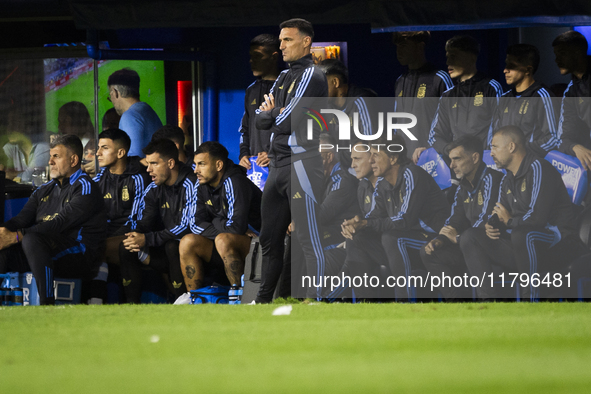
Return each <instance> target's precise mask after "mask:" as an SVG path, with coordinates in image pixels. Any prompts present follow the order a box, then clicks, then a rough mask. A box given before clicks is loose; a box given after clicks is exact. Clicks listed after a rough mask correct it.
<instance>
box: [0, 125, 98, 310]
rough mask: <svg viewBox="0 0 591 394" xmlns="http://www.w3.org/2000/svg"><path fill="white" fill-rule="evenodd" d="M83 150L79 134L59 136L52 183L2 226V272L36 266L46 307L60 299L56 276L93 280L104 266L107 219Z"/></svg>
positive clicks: (53, 149) (54, 147) (53, 155)
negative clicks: (85, 170)
mask: <svg viewBox="0 0 591 394" xmlns="http://www.w3.org/2000/svg"><path fill="white" fill-rule="evenodd" d="M82 153H83V149H82V142H81V141H80V139H79V138H78V137H77V136H75V135H71V134H66V135H61V136H58V137H57V138H56V139H55V140H54V141H53V142H52V143H51V144H50V150H49V154H50V157H49V169H50V176H51V178H52V179H51V181H49V182H47V183H45V184H44V185H41V186H40V187H39V188H37V189H36V190H35V191H34V192H33V194H32V195H31V197H30V198H29V200H28V201H27V203H26V204H25V206H24V208H23V209H22V210H21V212H20V213H19V214H18V215H17V216H15V217H13V218H12V219H10V220H9V221H7V222H6V223H4V225H3V226H2V227H0V249H1V251H0V273H4V272H7V271H19V272H26V271H28V270H29V267H30V270H31V271H32V272H33V275H34V276H35V279H36V282H37V289H38V290H39V302H40V303H41V305H48V304H54V303H55V295H54V283H53V278H54V275H57V276H65V277H80V278H82V279H93V278H94V277H95V276H96V274H97V273H98V268H99V266H100V261H99V258H98V256H100V255H101V254H102V253H103V249H104V245H105V235H106V227H107V219H106V217H105V212H104V210H103V196H102V194H101V192H100V190H99V188H98V187H97V186H96V184H95V183H94V182H92V180H91V179H90V177H88V175H86V174H84V173H83V172H82V170H81V169H80V163H81V158H82ZM23 255H24V256H23ZM15 263H18V264H17V266H15V265H14V264H15Z"/></svg>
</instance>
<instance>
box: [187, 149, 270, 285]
mask: <svg viewBox="0 0 591 394" xmlns="http://www.w3.org/2000/svg"><path fill="white" fill-rule="evenodd" d="M194 160H195V174H196V175H197V178H198V180H199V186H198V187H197V209H196V212H195V217H194V223H192V224H191V232H192V234H187V235H185V236H184V237H183V239H182V240H181V244H180V248H179V251H180V256H181V267H182V273H183V276H184V280H185V284H186V286H187V290H196V289H199V288H201V287H204V286H206V285H208V284H211V281H216V282H218V283H219V284H222V285H223V284H228V282H229V284H231V285H237V286H240V285H241V277H242V274H243V273H244V260H245V258H246V256H247V255H248V252H249V250H250V238H251V237H250V236H252V235H254V233H253V231H252V230H254V231H257V232H258V231H259V229H260V226H261V195H262V192H261V191H260V189H259V188H258V187H256V185H255V184H254V183H252V182H251V181H250V179H248V178H247V177H246V169H245V168H244V167H242V166H238V165H236V164H234V163H233V162H232V160H230V159H228V150H227V149H226V148H225V147H224V146H223V145H222V144H220V143H219V142H214V141H208V142H204V143H203V144H201V145H200V146H199V147H198V148H197V150H196V151H195V159H194ZM249 227H250V228H252V230H249ZM224 272H225V275H224V274H223V273H224ZM208 282H210V283H208Z"/></svg>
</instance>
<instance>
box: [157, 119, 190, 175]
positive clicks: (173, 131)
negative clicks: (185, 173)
mask: <svg viewBox="0 0 591 394" xmlns="http://www.w3.org/2000/svg"><path fill="white" fill-rule="evenodd" d="M161 139H167V140H171V141H172V142H174V144H175V145H176V147H177V149H178V150H179V161H180V162H181V163H184V164H186V165H188V166H191V167H192V166H193V156H192V155H191V156H188V155H187V152H186V150H185V133H184V132H183V129H181V128H180V127H178V126H175V125H170V124H167V125H165V126H162V127H161V128H159V129H158V130H156V132H155V133H154V134H153V135H152V141H158V140H161Z"/></svg>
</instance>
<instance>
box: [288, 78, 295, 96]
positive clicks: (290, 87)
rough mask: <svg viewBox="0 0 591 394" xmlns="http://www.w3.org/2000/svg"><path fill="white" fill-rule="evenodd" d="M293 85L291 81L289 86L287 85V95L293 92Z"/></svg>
mask: <svg viewBox="0 0 591 394" xmlns="http://www.w3.org/2000/svg"><path fill="white" fill-rule="evenodd" d="M295 83H296V81H293V82H292V83H291V85H289V90H288V91H287V94H290V93H291V91H292V90H293V88H294V86H295Z"/></svg>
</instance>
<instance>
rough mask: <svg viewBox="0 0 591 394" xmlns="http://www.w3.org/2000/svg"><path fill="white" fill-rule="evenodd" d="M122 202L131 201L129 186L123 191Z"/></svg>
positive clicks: (124, 187)
mask: <svg viewBox="0 0 591 394" xmlns="http://www.w3.org/2000/svg"><path fill="white" fill-rule="evenodd" d="M121 200H123V201H129V190H128V189H127V185H125V186H123V190H122V191H121Z"/></svg>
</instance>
